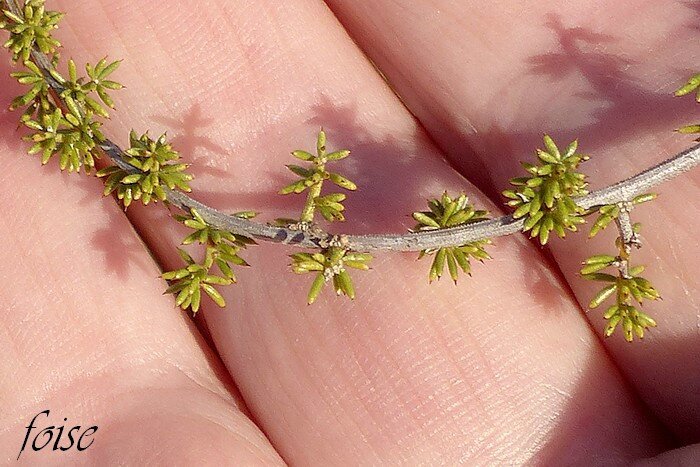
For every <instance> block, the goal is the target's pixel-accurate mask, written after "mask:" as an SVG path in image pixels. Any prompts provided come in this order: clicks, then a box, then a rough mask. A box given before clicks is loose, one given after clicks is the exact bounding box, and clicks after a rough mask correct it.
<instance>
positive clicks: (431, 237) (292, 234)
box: [0, 0, 700, 251]
mask: <svg viewBox="0 0 700 467" xmlns="http://www.w3.org/2000/svg"><path fill="white" fill-rule="evenodd" d="M2 4H4V5H5V6H6V7H7V8H8V9H9V10H10V11H11V12H12V13H14V14H17V15H22V11H21V10H20V8H19V6H18V4H17V2H16V1H15V0H0V5H2ZM31 58H32V61H33V62H34V63H35V64H36V65H37V66H38V67H39V68H40V69H41V71H42V73H43V74H44V76H45V78H46V82H47V83H48V85H49V87H50V88H51V89H52V90H53V91H54V94H53V97H54V98H55V99H57V100H59V101H60V98H59V96H60V94H61V92H62V91H63V90H64V88H63V86H62V85H61V84H60V83H59V82H58V81H56V80H55V79H54V78H53V77H52V76H51V74H50V73H49V70H50V69H51V62H50V60H49V59H48V57H47V56H46V55H45V54H43V53H41V52H40V51H39V50H37V49H36V48H35V49H34V50H33V51H32V54H31ZM57 104H61V103H60V102H57ZM99 147H100V149H101V150H102V151H103V152H104V153H105V154H106V155H107V156H108V157H109V158H110V159H111V160H112V161H113V162H114V163H115V164H116V165H118V166H119V167H120V168H122V169H124V170H127V171H131V172H134V173H136V172H138V169H136V168H135V167H133V166H131V165H129V164H128V163H127V162H126V160H125V153H124V151H123V150H122V149H121V148H120V147H119V146H117V145H116V144H115V143H114V142H112V141H111V140H109V139H106V140H104V141H102V142H100V143H99ZM699 163H700V145H695V146H693V147H691V148H689V149H687V150H685V151H683V152H681V153H679V154H677V155H675V156H673V157H671V158H670V159H667V160H665V161H664V162H661V163H660V164H658V165H656V166H654V167H651V168H649V169H647V170H645V171H643V172H641V173H639V174H637V175H635V176H633V177H631V178H628V179H626V180H623V181H621V182H618V183H615V184H614V185H611V186H609V187H606V188H603V189H601V190H598V191H595V192H593V193H590V194H588V195H586V196H582V197H579V198H576V202H577V203H578V204H579V205H580V206H582V207H583V208H585V209H589V208H592V207H595V206H601V205H605V204H617V203H623V202H629V201H630V200H631V199H632V198H634V197H635V196H637V195H640V194H642V193H645V192H647V191H648V190H649V188H651V187H653V186H656V185H658V184H660V183H662V182H665V181H667V180H670V179H671V178H674V177H676V176H678V175H680V174H682V173H684V172H686V171H689V170H691V169H692V168H694V167H696V166H697V165H698V164H699ZM315 187H316V185H314V187H312V188H311V191H310V192H309V197H311V196H312V193H314V188H315ZM318 190H320V184H318ZM165 192H166V197H167V201H168V202H170V203H171V204H173V205H175V206H177V207H178V208H180V209H182V210H185V211H189V210H190V209H196V210H197V211H198V212H199V214H200V215H201V216H202V218H203V219H204V220H205V221H206V222H207V223H208V224H210V225H211V226H212V227H214V228H217V229H220V230H226V231H230V232H232V233H234V234H238V235H245V236H249V237H253V238H256V239H258V240H264V241H270V242H277V243H286V244H294V245H298V246H301V247H321V248H327V247H328V246H330V245H332V244H338V243H339V242H340V243H341V244H342V245H344V247H345V248H348V249H352V250H355V251H370V250H393V251H421V250H426V249H434V248H441V247H448V246H460V245H465V244H467V243H470V242H474V241H477V240H485V239H490V238H495V237H501V236H504V235H510V234H514V233H516V232H520V231H521V230H522V227H523V222H524V221H523V219H513V217H512V216H511V215H506V216H502V217H499V218H497V219H491V220H487V221H482V222H477V223H473V224H467V225H461V226H458V227H452V228H448V229H440V230H433V231H422V232H410V233H405V234H383V235H344V234H330V233H326V232H323V231H320V230H317V229H309V230H305V231H304V230H292V229H289V228H285V227H277V226H271V225H267V224H261V223H258V222H254V221H251V220H248V219H243V218H240V217H236V216H231V215H227V214H224V213H222V212H220V211H217V210H216V209H213V208H210V207H209V206H206V205H204V204H202V203H200V202H198V201H197V200H195V199H193V198H191V197H190V196H188V195H186V194H184V193H182V192H179V191H175V190H171V189H168V188H165ZM316 196H318V194H316V195H315V196H314V198H315V197H316ZM313 209H314V206H313V203H311V207H310V208H309V203H308V201H307V205H306V207H305V209H304V212H303V213H302V220H307V221H308V219H307V218H309V217H310V218H311V220H313Z"/></svg>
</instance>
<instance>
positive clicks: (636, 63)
mask: <svg viewBox="0 0 700 467" xmlns="http://www.w3.org/2000/svg"><path fill="white" fill-rule="evenodd" d="M484 3H485V2H476V1H459V2H458V1H449V0H432V1H429V0H420V1H412V2H395V1H388V0H378V1H372V2H369V1H328V2H326V3H324V2H321V1H318V0H287V1H284V2H280V1H272V0H268V1H265V0H260V1H256V2H250V1H243V0H229V1H214V0H208V1H202V2H196V3H195V2H185V1H181V0H170V1H168V2H165V1H149V2H143V1H133V0H132V1H129V0H123V1H105V0H99V1H98V0H93V1H90V2H84V1H77V0H70V1H69V0H64V1H53V2H49V4H50V7H51V8H53V9H57V10H61V11H66V12H68V15H67V17H66V18H65V20H64V22H63V23H62V27H61V29H60V30H59V31H58V32H57V36H58V37H59V38H60V39H61V41H62V42H63V45H64V49H65V50H64V51H63V55H64V56H65V57H73V58H75V59H76V61H77V62H78V63H84V62H86V61H87V62H91V63H95V62H96V61H97V60H99V59H100V58H102V57H103V56H104V55H105V54H107V55H108V56H109V57H110V58H123V59H124V62H123V64H122V66H121V67H120V69H119V70H118V72H117V73H116V76H115V77H116V79H118V80H119V81H120V82H122V83H124V84H125V85H126V86H127V88H126V89H124V90H123V91H120V92H118V93H116V94H115V101H116V103H117V107H118V110H117V111H116V112H114V113H113V117H112V119H111V120H110V121H109V122H108V123H107V124H106V126H105V132H106V133H107V134H108V135H109V136H110V137H113V138H114V139H115V140H116V141H117V142H119V143H122V144H123V143H125V142H126V139H127V135H128V131H129V129H131V128H135V129H136V130H137V131H140V132H143V131H146V130H150V131H151V134H152V135H158V134H160V133H162V132H164V131H167V132H168V134H169V135H170V136H171V138H172V139H173V141H175V143H176V145H177V146H178V148H179V149H180V150H181V151H182V152H183V157H184V159H185V160H186V161H188V162H191V163H193V164H194V165H193V167H192V171H193V172H194V174H195V175H196V177H197V178H196V180H195V181H194V182H193V187H194V189H195V194H196V195H195V196H196V197H197V198H198V199H200V200H202V201H204V202H206V203H208V204H210V205H212V206H215V207H218V208H221V209H222V210H227V211H236V210H242V209H255V210H260V211H264V218H265V219H272V218H274V217H281V216H287V217H289V216H293V215H294V213H295V212H298V211H299V209H300V208H301V205H302V202H303V201H302V198H303V197H298V198H293V197H282V196H279V195H276V191H277V190H278V189H279V188H280V187H281V186H283V185H284V184H286V182H287V181H288V180H290V175H289V174H288V173H286V169H285V168H284V165H283V164H285V163H291V162H292V158H291V156H289V151H290V150H291V149H296V148H311V147H313V144H314V136H315V133H316V132H317V131H318V128H319V127H320V126H323V127H324V128H325V129H326V131H327V133H328V137H329V141H330V145H331V148H332V149H338V148H342V147H348V148H350V149H352V150H353V155H352V156H351V157H350V158H349V159H346V161H344V162H343V166H342V167H343V170H344V171H345V172H346V173H347V174H348V176H349V177H350V178H351V179H353V180H355V181H356V182H358V184H359V185H360V190H359V191H358V192H357V193H353V194H351V195H350V196H349V200H348V202H347V207H348V210H347V217H348V219H349V220H350V221H349V222H348V223H347V225H344V226H341V227H340V228H342V229H343V230H344V231H347V232H389V231H401V230H405V229H406V228H410V227H411V226H412V225H413V221H412V220H411V219H410V217H408V216H407V214H409V213H410V212H412V211H414V210H417V209H421V208H422V207H423V205H424V202H425V199H426V198H427V197H432V196H436V195H439V194H440V193H441V192H442V190H444V189H448V190H450V191H451V192H453V193H454V192H458V191H460V190H464V191H466V192H467V193H468V195H469V196H470V198H471V199H472V201H474V202H475V203H476V204H478V205H480V206H485V207H487V209H489V210H490V211H492V212H493V213H494V214H498V213H500V212H501V211H500V209H501V206H502V199H500V197H499V196H498V192H499V191H500V189H502V188H505V187H506V183H507V179H508V177H510V176H515V175H517V174H519V170H520V169H519V165H518V160H521V159H523V158H527V157H530V154H531V152H532V150H533V149H534V148H535V147H537V146H538V145H540V142H541V136H542V132H544V131H547V132H548V133H551V134H552V136H554V137H555V139H557V140H558V141H561V142H562V144H566V143H568V142H569V141H570V140H571V139H573V138H575V137H579V138H580V144H581V147H582V149H583V150H584V151H585V152H587V153H589V154H591V155H592V158H591V161H590V162H588V163H587V166H586V167H585V169H586V171H587V172H588V173H589V174H590V175H591V179H592V184H593V187H594V188H595V187H600V186H603V185H605V184H606V183H609V182H612V181H616V180H619V179H621V178H624V177H625V176H627V175H630V174H632V173H633V172H634V171H635V170H636V169H640V168H642V167H645V166H648V165H651V164H653V163H654V162H656V161H659V160H661V159H662V158H663V157H664V156H666V155H670V154H672V153H674V151H677V150H679V149H682V148H683V147H685V146H688V145H689V144H690V143H691V140H692V139H691V138H687V137H686V138H684V137H680V136H678V135H674V134H673V133H672V131H671V130H672V129H673V128H675V127H677V126H679V125H680V124H683V123H685V122H689V121H692V119H693V117H694V116H695V115H693V113H694V112H696V110H695V107H694V106H693V103H692V99H687V100H678V99H673V98H671V97H670V96H669V93H670V92H671V91H672V89H673V88H674V87H676V86H677V85H678V84H679V83H681V82H682V80H683V79H684V78H685V77H686V76H687V75H688V74H689V72H690V71H691V70H690V69H691V68H692V67H693V64H694V63H696V60H697V59H698V56H699V55H700V46H698V41H697V38H698V37H697V36H698V30H697V28H698V26H697V25H698V24H700V19H699V18H698V9H697V8H693V4H690V3H688V4H684V3H683V2H672V1H644V2H640V1H637V2H632V1H619V0H615V1H613V0H607V1H601V2H590V1H589V2H586V1H584V2H580V1H579V2H561V1H557V2H555V1H540V2H514V1H499V2H488V3H489V4H491V6H488V7H485V6H484ZM368 57H369V58H370V59H371V60H372V62H374V64H375V65H376V67H377V68H378V69H379V70H381V71H382V73H383V74H384V75H385V77H386V80H384V79H382V77H381V76H380V74H378V73H377V69H375V67H373V65H372V63H371V62H370V61H369V60H368V59H367V58H368ZM8 62H9V57H7V59H6V60H3V61H1V62H0V63H2V64H0V72H1V73H0V80H1V81H0V108H2V109H3V110H0V159H2V165H3V167H4V169H3V171H2V173H1V174H0V182H2V183H0V204H1V205H2V206H3V216H2V217H1V220H0V238H3V239H4V240H5V245H6V248H5V252H4V256H5V257H4V261H2V262H1V263H0V278H1V279H2V281H3V282H2V283H3V284H4V286H3V287H2V288H0V303H1V304H2V307H3V310H4V313H2V314H1V315H0V319H2V326H0V352H1V355H3V357H2V358H0V407H2V410H0V453H1V456H2V457H1V459H2V460H3V461H6V462H10V461H14V459H15V458H16V456H17V453H18V451H19V448H20V446H21V443H22V440H23V437H24V434H25V432H26V428H25V427H26V425H27V424H28V422H29V421H30V420H31V418H32V417H33V416H34V415H35V414H37V413H38V412H40V411H41V410H45V409H46V408H50V409H51V410H52V414H53V415H52V416H53V417H54V418H55V419H56V420H54V421H55V422H57V423H60V422H61V420H62V418H63V417H68V418H69V421H70V422H75V424H79V423H82V424H96V425H98V426H99V430H98V432H97V433H96V435H95V442H94V445H93V446H91V447H90V448H89V449H88V450H86V451H84V452H76V451H75V450H73V451H68V452H65V453H55V452H51V451H50V450H44V451H41V452H39V453H34V452H31V450H30V451H25V452H24V453H23V455H22V458H21V459H20V463H23V462H24V463H27V464H35V463H37V462H41V463H48V464H51V463H65V462H70V463H78V464H80V463H83V464H90V463H95V464H104V463H106V462H117V461H123V462H125V463H127V464H130V463H139V464H144V463H155V464H168V465H172V464H194V463H197V464H212V465H221V464H224V463H230V464H237V465H238V464H253V465H257V464H265V465H266V464H279V463H284V462H287V463H291V464H298V465H357V464H375V465H376V464H382V463H385V464H389V465H394V464H400V463H405V464H420V463H424V464H448V465H452V464H455V463H458V462H463V463H466V464H470V465H476V464H509V465H510V464H521V463H534V464H541V465H548V464H557V465H560V464H568V465H571V464H574V465H575V464H585V465H590V464H606V465H612V464H624V465H626V464H629V463H631V462H633V461H638V460H640V461H641V460H642V459H646V460H645V462H647V463H650V464H652V465H654V464H659V465H668V464H677V463H681V462H684V461H685V462H692V459H693V458H694V457H697V456H699V455H700V453H698V448H697V447H693V446H690V444H692V443H697V442H698V441H700V358H698V355H700V316H699V315H698V302H697V298H696V291H697V288H698V279H697V275H696V274H695V273H694V271H695V268H694V267H693V266H695V265H696V263H697V258H698V257H699V254H700V251H699V250H700V246H699V243H698V241H697V240H696V238H695V237H694V235H693V233H694V232H696V231H697V230H698V227H699V226H698V223H697V217H698V209H697V206H696V203H695V202H694V200H696V199H698V196H699V195H700V190H699V184H698V181H699V180H700V179H699V178H698V174H697V173H696V172H694V173H691V174H688V175H685V176H684V177H682V178H680V179H678V180H676V181H674V182H673V185H670V184H667V185H665V186H663V187H661V188H660V192H661V197H660V198H659V199H658V200H657V201H655V202H654V203H653V204H651V205H648V206H645V207H643V208H639V209H638V211H636V212H635V213H634V218H635V220H638V221H640V222H642V223H643V224H644V230H643V235H644V240H645V247H644V249H643V250H642V251H640V252H639V253H637V254H636V255H635V257H636V258H637V259H638V261H639V262H640V263H642V264H647V265H649V266H650V267H649V273H648V276H649V278H650V279H651V280H652V281H653V282H654V283H655V284H656V285H657V287H658V288H659V289H660V290H661V292H662V294H663V297H664V301H663V302H660V303H654V304H652V305H651V306H650V312H651V313H653V315H654V316H655V317H656V319H657V321H658V323H659V327H658V329H656V330H654V331H653V332H651V333H650V335H649V336H648V337H646V338H645V339H644V341H643V342H641V343H639V342H638V343H635V344H633V345H628V344H627V343H625V342H624V341H623V339H622V338H621V336H619V335H615V336H614V337H613V338H611V339H607V340H605V341H602V340H601V337H600V336H601V331H602V327H603V319H602V318H601V317H600V314H601V313H600V312H598V311H592V312H588V313H586V312H585V308H586V304H587V302H588V300H589V299H590V297H591V295H592V294H593V293H594V292H595V289H594V287H593V286H592V285H591V284H589V283H584V282H582V281H581V280H580V278H579V277H578V276H577V274H576V271H577V268H578V265H579V262H580V261H581V260H582V259H583V258H584V257H585V256H586V255H588V254H592V253H605V252H609V251H611V249H612V248H614V247H613V245H612V241H613V237H614V235H613V233H612V232H610V233H607V232H606V233H605V234H602V235H601V236H600V238H597V239H595V241H588V240H586V239H585V235H578V236H572V237H571V238H569V239H567V241H566V242H562V241H558V240H555V241H553V242H552V243H551V246H549V247H548V248H547V249H542V248H539V247H537V246H536V245H534V244H533V243H531V242H529V241H527V239H526V238H525V237H523V236H513V237H509V238H504V239H499V240H498V241H496V242H495V244H494V245H493V247H491V248H490V249H489V252H490V253H491V255H492V256H493V257H494V259H493V260H492V261H489V262H488V264H486V265H479V264H477V265H475V267H474V276H473V277H471V278H469V277H464V278H463V279H462V280H460V282H459V284H458V286H456V287H455V286H454V284H452V283H451V281H449V280H442V281H440V282H439V283H436V284H433V285H430V286H429V285H428V283H427V271H428V266H429V263H428V260H423V261H420V262H416V260H415V255H414V254H378V255H377V257H376V259H375V260H374V262H373V270H372V271H370V272H367V273H358V274H354V278H355V284H356V288H357V290H358V298H357V299H356V300H355V301H354V302H350V301H348V300H346V299H341V298H335V297H333V296H332V293H329V292H328V291H326V292H324V293H323V295H322V296H321V298H320V299H319V300H318V302H317V303H316V304H315V305H314V306H311V307H309V306H306V304H305V300H304V298H305V295H306V291H307V288H308V286H309V285H310V279H309V278H308V277H302V276H296V275H293V274H291V273H290V272H289V270H288V266H287V264H288V262H289V260H288V258H287V257H286V256H285V255H286V254H288V253H289V252H291V251H293V250H292V249H290V248H283V247H277V246H270V245H261V246H259V247H254V248H251V249H249V250H248V251H247V252H246V254H245V255H244V256H245V258H246V259H247V260H248V262H249V263H250V264H251V265H252V266H253V267H251V268H247V269H245V270H242V271H241V272H240V274H239V284H237V285H235V286H232V287H227V288H225V289H223V290H224V294H225V297H226V299H227V301H228V302H229V306H228V308H226V309H225V310H221V309H219V308H218V307H216V305H214V304H213V303H211V302H209V301H206V302H205V303H204V305H203V311H202V312H201V313H200V314H199V315H198V317H197V320H196V323H195V324H193V323H191V322H190V320H189V319H188V318H187V317H186V316H184V314H183V313H181V312H179V311H178V310H177V309H175V307H174V302H173V299H172V297H170V296H163V295H162V290H163V288H164V284H163V282H162V281H161V280H160V279H159V278H158V274H159V267H162V268H174V267H177V266H178V265H179V264H180V262H179V259H178V256H177V254H176V251H175V248H176V247H177V245H178V244H179V242H180V240H181V239H182V238H183V236H184V234H185V229H183V228H180V226H179V225H177V224H176V223H175V222H173V221H170V220H169V219H167V211H165V210H164V209H162V208H161V209H159V208H153V207H152V206H149V207H148V208H142V207H140V206H133V207H131V208H130V209H129V210H128V212H127V215H126V216H124V215H123V214H122V213H121V212H120V208H119V207H118V206H117V205H116V204H115V203H114V202H113V201H112V200H111V199H110V198H106V199H100V193H101V188H100V183H99V182H98V181H96V180H94V179H85V178H80V177H76V176H70V175H68V174H60V173H58V171H57V166H56V164H55V163H51V164H49V165H48V166H47V167H45V168H41V169H40V168H39V167H38V161H37V160H36V158H34V159H32V158H29V157H27V156H26V155H24V154H23V153H24V152H25V150H26V146H25V144H22V143H21V142H20V141H19V137H20V134H19V133H18V131H17V129H16V127H17V124H16V121H17V118H18V114H17V113H11V112H9V111H6V110H4V109H5V108H6V107H7V104H9V102H10V100H11V99H12V97H13V96H14V95H16V94H17V93H18V91H19V87H18V85H16V84H15V83H14V82H13V81H12V80H11V79H10V78H9V77H8V76H7V73H8V72H10V71H11V68H10V66H9V65H8V64H7V63H8ZM388 83H391V86H389V85H388ZM392 90H393V92H392ZM397 95H398V96H400V99H399V97H397ZM335 227H336V228H338V226H335ZM142 242H143V243H142ZM149 250H150V252H151V253H152V255H153V257H151V256H150V255H149ZM589 318H590V320H589ZM202 335H205V336H206V338H204V337H202ZM59 417H60V418H59ZM686 445H688V446H686ZM682 446H686V447H684V448H682V449H678V448H681V447H682ZM655 456H659V457H658V458H655ZM654 458H655V459H654Z"/></svg>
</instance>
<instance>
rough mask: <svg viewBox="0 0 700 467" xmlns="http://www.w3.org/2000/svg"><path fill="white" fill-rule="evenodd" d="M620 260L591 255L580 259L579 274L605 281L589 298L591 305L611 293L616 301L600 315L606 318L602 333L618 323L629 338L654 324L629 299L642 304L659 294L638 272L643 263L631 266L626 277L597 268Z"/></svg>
mask: <svg viewBox="0 0 700 467" xmlns="http://www.w3.org/2000/svg"><path fill="white" fill-rule="evenodd" d="M621 261H622V260H621V258H620V257H619V256H609V255H596V256H591V257H590V258H588V259H587V260H586V261H585V262H584V263H583V265H584V266H583V268H582V269H581V274H582V276H583V277H584V278H585V279H588V280H593V281H598V282H603V283H606V284H607V285H606V286H605V287H603V289H601V290H600V292H598V293H597V294H596V296H595V297H594V298H593V299H592V300H591V302H590V303H589V305H588V306H589V307H590V308H597V307H599V306H600V305H601V304H602V303H603V302H604V301H606V300H607V299H608V298H610V297H612V296H613V294H614V297H615V303H614V304H613V305H612V306H610V307H609V308H608V309H607V310H606V312H605V314H604V315H603V316H604V317H605V319H607V320H608V324H607V326H606V328H605V336H606V337H609V336H611V335H612V334H613V332H615V329H616V328H617V326H618V325H622V329H623V331H624V334H625V339H626V340H627V341H628V342H631V341H632V340H633V339H634V337H635V336H637V337H639V338H642V337H644V331H645V330H646V329H648V328H653V327H655V326H656V322H655V321H654V320H653V319H652V318H651V317H650V316H649V315H647V314H646V313H644V312H642V311H641V310H640V309H639V308H637V307H636V306H635V305H633V304H632V299H634V300H636V302H637V303H638V304H639V305H641V304H642V301H643V300H658V299H660V298H661V296H660V295H659V292H657V290H656V289H655V288H654V287H653V286H652V284H651V283H650V282H649V281H648V280H647V279H644V278H643V277H640V276H639V274H641V273H642V272H643V271H644V266H636V267H633V268H630V269H629V271H628V274H627V277H625V276H624V275H623V274H618V275H617V276H615V275H612V274H606V273H602V272H598V271H601V270H603V269H605V268H610V267H612V268H618V267H619V266H620V262H621Z"/></svg>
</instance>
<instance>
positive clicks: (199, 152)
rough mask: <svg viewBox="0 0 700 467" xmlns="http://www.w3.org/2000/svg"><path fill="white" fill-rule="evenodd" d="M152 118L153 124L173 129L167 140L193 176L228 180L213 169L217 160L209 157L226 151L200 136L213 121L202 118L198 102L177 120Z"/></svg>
mask: <svg viewBox="0 0 700 467" xmlns="http://www.w3.org/2000/svg"><path fill="white" fill-rule="evenodd" d="M151 118H152V119H153V121H154V122H157V123H159V124H161V125H165V126H166V127H168V128H170V129H171V130H172V133H173V137H172V138H169V141H170V143H171V144H172V145H173V148H174V149H175V150H176V151H178V152H179V153H180V155H181V157H182V159H183V160H184V161H185V162H187V163H188V164H192V166H191V168H190V173H192V174H193V175H194V176H195V177H205V176H209V177H216V178H230V174H229V173H228V172H227V171H225V170H222V169H220V168H218V167H216V166H215V163H216V158H215V157H212V155H219V156H224V155H226V154H227V151H226V149H225V148H224V147H222V146H220V145H218V144H217V143H215V142H214V141H213V140H212V139H211V138H209V137H207V136H203V135H202V133H205V132H206V129H207V128H208V127H209V126H211V125H212V124H213V123H214V122H215V119H214V118H213V117H205V116H204V115H203V112H202V106H201V104H200V103H199V102H195V103H194V104H192V106H191V107H190V109H189V110H188V111H187V112H186V113H185V114H183V115H182V116H181V117H179V118H177V117H171V116H166V115H162V116H160V115H156V116H153V117H151ZM153 136H154V137H155V136H157V135H153Z"/></svg>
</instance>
